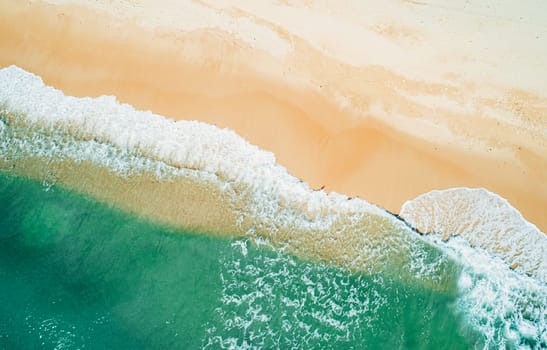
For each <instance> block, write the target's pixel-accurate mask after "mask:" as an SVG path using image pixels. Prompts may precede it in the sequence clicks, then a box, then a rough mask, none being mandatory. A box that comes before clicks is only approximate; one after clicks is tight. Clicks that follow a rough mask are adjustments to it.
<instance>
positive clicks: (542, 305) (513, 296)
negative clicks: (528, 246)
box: [429, 234, 547, 349]
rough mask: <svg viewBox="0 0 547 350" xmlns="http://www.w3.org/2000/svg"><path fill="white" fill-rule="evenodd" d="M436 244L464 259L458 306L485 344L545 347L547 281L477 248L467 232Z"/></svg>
mask: <svg viewBox="0 0 547 350" xmlns="http://www.w3.org/2000/svg"><path fill="white" fill-rule="evenodd" d="M429 237H430V239H431V240H432V242H433V243H435V244H436V245H438V246H439V247H440V248H441V249H443V250H444V251H445V252H447V253H449V254H450V255H452V256H453V257H454V258H455V259H456V260H458V261H460V262H461V263H462V266H463V272H462V274H461V275H460V280H459V289H460V293H461V295H460V297H459V298H458V300H457V302H456V308H457V309H458V311H459V312H461V314H462V316H463V317H464V318H465V319H466V321H467V322H466V323H467V324H468V325H469V326H470V327H471V328H472V329H474V330H476V331H479V332H480V333H481V334H483V336H484V337H485V344H484V348H485V349H544V348H545V347H546V346H547V286H546V285H545V284H544V283H542V282H540V281H538V280H536V279H534V278H532V277H529V276H525V275H522V274H520V273H518V272H516V271H514V270H511V269H509V268H508V266H507V264H506V263H505V262H504V261H503V260H501V259H500V258H496V257H493V256H492V255H491V254H490V253H489V252H487V251H485V250H483V249H480V248H473V247H471V246H470V245H469V243H468V242H467V241H465V240H464V239H463V238H462V237H455V238H453V239H451V240H449V241H443V240H442V238H441V236H439V235H436V234H433V235H431V236H429Z"/></svg>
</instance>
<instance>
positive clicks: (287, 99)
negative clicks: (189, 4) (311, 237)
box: [0, 1, 547, 231]
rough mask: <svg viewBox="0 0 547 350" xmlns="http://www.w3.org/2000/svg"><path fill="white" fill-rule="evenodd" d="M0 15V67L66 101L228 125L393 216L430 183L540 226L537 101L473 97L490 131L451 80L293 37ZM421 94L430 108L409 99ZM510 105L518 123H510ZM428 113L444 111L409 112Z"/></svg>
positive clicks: (42, 14) (544, 224) (290, 164)
mask: <svg viewBox="0 0 547 350" xmlns="http://www.w3.org/2000/svg"><path fill="white" fill-rule="evenodd" d="M0 8H1V9H2V11H1V12H2V15H0V16H1V19H2V24H1V25H0V26H1V27H0V33H1V34H0V39H1V40H0V41H1V42H2V43H3V44H2V45H1V47H0V66H2V67H4V66H7V65H10V64H13V63H14V64H17V65H18V66H21V67H22V68H24V69H26V70H29V71H32V72H33V73H35V74H38V75H40V76H42V77H43V78H44V81H45V82H46V84H48V85H52V86H54V87H56V88H58V89H61V90H63V91H64V93H65V94H67V95H76V96H97V95H102V94H109V95H115V96H117V98H118V99H119V100H120V101H121V102H125V103H129V104H131V105H133V106H135V108H138V109H144V110H152V111H154V112H155V113H158V114H162V115H166V116H169V117H171V118H174V119H196V118H197V119H199V120H201V121H204V122H207V123H211V124H214V125H217V126H219V127H228V128H230V129H232V130H234V131H235V132H236V133H237V134H239V135H241V136H242V137H244V138H245V139H246V140H248V141H249V142H251V143H252V144H256V145H258V146H259V147H260V148H262V149H266V150H269V151H272V152H274V154H275V156H276V158H277V161H278V163H280V164H282V165H283V166H285V167H286V168H287V169H288V171H289V172H290V173H291V174H294V175H295V176H297V177H298V178H301V179H303V180H304V181H306V182H307V183H309V184H310V186H311V187H312V188H319V187H321V186H325V189H326V190H328V191H336V192H339V193H345V194H347V195H349V196H359V197H361V198H363V199H365V200H367V201H369V202H372V203H376V204H377V205H379V206H381V207H384V208H386V209H388V210H390V211H392V212H394V213H398V212H399V211H400V208H401V205H402V204H403V203H404V202H405V201H407V200H410V199H412V198H415V197H416V196H418V195H420V194H423V193H425V192H429V191H430V190H433V189H444V188H450V187H462V186H463V187H485V188H487V189H488V190H490V191H492V192H495V193H498V194H499V195H501V196H502V197H504V198H506V199H507V200H508V201H509V202H510V203H511V204H512V205H513V206H514V207H516V208H517V209H518V210H519V211H520V212H521V213H522V214H523V216H524V217H525V218H526V219H527V220H529V221H531V222H532V223H534V224H535V225H537V226H538V227H539V228H540V229H541V230H542V231H547V217H545V216H544V213H543V208H545V205H546V204H547V184H545V181H544V180H545V178H546V174H545V173H546V171H547V170H545V169H547V159H546V158H545V156H544V155H542V153H541V151H542V150H545V139H544V135H542V129H541V127H542V124H541V123H542V121H541V115H542V114H541V113H542V112H545V111H547V102H546V101H547V99H545V97H542V96H535V95H533V94H531V93H527V92H523V93H522V94H521V95H522V96H519V95H518V94H516V93H514V94H513V95H514V96H513V100H511V99H508V100H507V101H505V100H503V101H502V102H501V103H499V104H498V105H496V102H498V101H497V100H496V99H493V98H489V97H488V96H486V95H480V94H479V96H478V97H477V98H476V99H477V100H478V101H479V102H478V103H477V104H478V107H477V108H479V107H480V108H479V109H482V110H483V111H486V110H487V109H488V108H490V109H492V108H497V109H494V111H499V112H500V113H501V112H505V113H509V117H508V118H509V120H508V122H507V123H503V121H501V122H500V120H495V119H487V118H484V117H481V118H479V117H476V115H475V114H474V112H476V111H477V110H479V109H477V108H475V110H473V113H462V112H461V111H460V110H461V109H462V108H463V109H464V107H465V105H466V103H469V101H470V96H469V95H470V94H471V93H472V92H469V93H465V91H464V90H463V88H462V87H461V86H457V84H448V83H446V84H441V83H439V82H424V81H419V80H412V79H404V80H405V81H404V82H403V81H402V80H401V79H402V78H404V77H403V76H401V75H398V74H396V73H394V72H392V71H390V70H389V69H386V68H385V67H374V66H361V67H352V66H351V65H348V64H345V63H343V62H339V61H336V60H334V59H333V58H332V57H330V56H328V55H322V54H321V52H319V51H318V50H316V49H314V48H313V47H312V46H311V45H310V44H309V43H307V42H306V41H305V40H302V39H301V38H300V37H297V36H290V33H288V34H287V32H282V31H281V29H279V28H277V29H276V30H278V32H281V34H282V35H281V36H283V35H284V36H285V37H286V36H287V35H289V37H290V39H291V40H292V43H293V48H292V50H293V51H292V52H291V53H290V54H288V55H287V56H284V57H282V58H280V57H278V56H275V55H272V54H270V53H268V52H264V51H261V50H258V49H256V48H254V47H250V46H248V45H246V44H245V41H243V40H238V39H237V37H234V36H233V35H230V34H229V33H227V32H225V31H224V32H223V31H219V30H215V29H210V28H209V29H201V30H194V31H192V32H177V33H170V32H169V31H168V30H165V29H158V30H155V31H153V30H151V29H149V28H148V29H146V28H143V27H142V26H140V25H139V24H138V21H136V20H135V19H133V20H131V19H125V20H124V19H119V18H118V19H116V18H115V17H109V16H107V15H105V14H103V13H102V14H101V16H100V18H97V17H98V16H97V13H94V12H93V11H92V10H91V9H86V8H83V7H81V6H74V5H62V6H52V5H47V4H43V3H41V2H32V3H30V4H27V3H23V2H20V1H14V2H12V3H11V4H3V5H0ZM268 25H269V26H270V27H271V24H268ZM33 28H34V30H33ZM36 28H40V29H39V30H38V31H37V30H36ZM181 47H183V48H184V50H183V52H180V48H181ZM467 83H469V82H467ZM475 83H476V82H475ZM464 85H465V84H464ZM352 89H353V90H352ZM401 91H402V92H403V93H401ZM428 91H429V92H430V94H429V96H430V97H431V96H433V97H434V98H436V100H435V99H434V100H433V102H431V101H428V100H427V98H426V102H423V101H422V103H419V99H418V102H417V98H416V96H421V95H424V94H425V95H427V92H428ZM442 91H444V92H445V93H441V92H442ZM477 91H479V92H480V90H476V91H474V92H477ZM499 91H503V90H496V92H495V93H499ZM405 93H406V94H410V95H414V97H413V98H406V97H404V94H405ZM443 98H449V101H448V102H446V101H445V102H443ZM473 98H475V97H473ZM439 101H440V102H439ZM511 101H513V102H514V104H511ZM454 103H455V104H456V106H455V107H454ZM527 103H528V104H527ZM475 107H476V106H475ZM511 108H513V109H511ZM515 110H516V112H519V113H521V114H523V116H524V117H523V118H522V119H524V120H528V122H529V123H530V124H528V126H527V127H515V126H514V122H515V120H517V119H518V118H516V117H515V116H516V115H517V114H516V112H515ZM356 111H357V112H358V113H359V114H360V115H356ZM439 111H440V112H439ZM433 112H436V113H438V114H440V115H441V114H442V115H443V116H441V117H439V118H438V119H427V118H425V117H424V118H420V116H421V115H428V114H430V113H433ZM443 113H444V114H443ZM485 113H486V112H485ZM386 115H387V116H388V117H392V116H394V118H391V119H386ZM445 115H446V116H445ZM397 116H399V117H397ZM401 116H404V117H401ZM397 118H399V119H397ZM534 118H536V119H537V118H539V120H535V119H534ZM393 120H395V121H396V122H394V121H393ZM454 120H458V122H454ZM397 125H398V127H395V126H397ZM530 125H532V126H533V125H536V126H538V127H539V129H537V130H534V129H532V128H530V127H529V126H530ZM409 128H411V129H409ZM401 129H405V130H407V131H408V132H406V133H405V132H402V131H401ZM473 133H475V134H473ZM418 134H421V136H420V135H418ZM424 135H425V136H424ZM450 135H452V136H455V137H454V139H449V142H446V143H445V144H441V142H442V141H443V140H446V139H447V138H449V137H450ZM426 136H427V137H426ZM479 136H480V137H482V139H481V138H479ZM542 136H543V138H542ZM466 137H467V139H466ZM462 139H463V140H464V141H463V142H462V141H461V140H462ZM466 140H467V141H466ZM481 142H483V143H484V144H481ZM490 150H491V151H490ZM489 154H491V155H489ZM543 154H545V153H543Z"/></svg>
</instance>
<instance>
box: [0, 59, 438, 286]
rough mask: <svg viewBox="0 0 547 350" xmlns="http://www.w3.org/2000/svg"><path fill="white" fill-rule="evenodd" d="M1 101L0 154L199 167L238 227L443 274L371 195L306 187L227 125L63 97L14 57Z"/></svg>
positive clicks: (154, 167)
mask: <svg viewBox="0 0 547 350" xmlns="http://www.w3.org/2000/svg"><path fill="white" fill-rule="evenodd" d="M0 104H1V105H3V107H2V108H3V111H2V114H3V116H4V117H3V118H4V122H5V123H6V125H8V126H9V128H8V129H11V131H9V130H4V131H3V132H2V134H3V136H2V137H3V142H2V145H3V146H2V147H3V148H2V149H3V151H2V155H3V156H4V157H19V156H27V157H28V156H33V155H34V156H39V157H45V158H48V159H65V158H70V159H73V160H76V161H82V160H86V161H91V162H94V163H97V164H99V165H104V166H108V167H109V168H110V169H113V170H115V171H117V172H118V173H120V174H122V175H127V174H130V173H131V171H133V170H137V171H142V170H143V169H145V170H147V171H149V172H152V173H153V174H155V175H156V176H157V177H158V178H160V179H161V178H166V177H167V178H169V177H171V178H172V177H173V176H175V177H176V176H182V177H184V176H192V177H193V178H199V177H201V176H203V177H204V178H207V179H208V180H211V182H214V183H216V184H217V185H218V186H219V188H220V189H222V190H225V193H227V194H228V195H229V196H231V198H232V201H233V203H235V204H234V207H236V208H235V209H234V210H237V213H236V215H238V216H239V220H238V221H237V224H239V225H240V230H241V231H242V233H246V234H248V235H250V236H252V237H254V238H256V237H260V236H262V237H264V238H266V239H267V240H270V241H271V242H272V243H274V244H275V245H277V246H287V247H288V250H289V251H291V252H292V253H295V254H302V255H305V256H307V257H308V258H315V259H320V260H328V261H336V262H337V263H340V264H341V265H343V266H345V267H348V268H351V269H358V270H361V271H368V272H370V273H373V272H379V271H384V272H385V271H389V270H390V269H392V270H391V273H394V274H396V275H398V276H406V278H410V279H414V280H415V281H416V282H419V283H426V282H424V281H429V282H430V283H433V284H438V285H442V284H443V282H442V281H439V279H438V277H437V276H444V275H446V274H445V273H443V272H442V271H443V269H445V268H446V266H445V265H446V264H447V261H446V260H443V259H442V258H439V259H436V258H435V259H430V258H428V257H429V255H428V254H424V246H425V245H428V243H426V242H425V241H424V240H423V239H422V238H420V237H419V236H418V235H416V234H414V233H412V232H411V231H410V230H409V229H408V228H407V227H406V226H405V224H404V223H402V222H401V221H399V220H397V219H396V218H394V217H393V216H392V215H391V214H389V213H387V212H386V211H385V210H383V209H381V208H379V207H377V206H375V205H372V204H370V203H368V202H365V201H362V200H358V199H353V200H349V199H348V198H347V197H346V196H343V195H341V194H337V193H329V194H327V193H325V192H324V191H313V190H310V189H309V187H308V185H307V184H306V183H304V182H303V181H300V180H299V179H297V178H295V177H293V176H292V175H290V174H289V173H288V172H287V170H286V169H285V168H284V167H282V166H280V165H278V164H276V161H275V157H274V156H273V154H272V153H270V152H266V151H263V150H260V149H259V148H257V147H256V146H253V145H251V144H249V143H248V142H247V141H245V140H244V139H242V138H241V137H239V136H238V135H236V134H235V133H234V132H232V131H230V130H227V129H219V128H217V127H214V126H212V125H208V124H205V123H200V122H196V121H177V122H175V121H173V120H169V119H166V118H164V117H162V116H159V115H156V114H153V113H151V112H143V111H137V110H134V109H133V107H131V106H129V105H127V104H120V103H118V102H117V101H116V99H115V98H114V97H109V96H101V97H99V98H75V97H69V96H65V95H64V94H63V93H62V92H60V91H58V90H56V89H53V88H51V87H47V86H45V85H44V83H43V81H42V80H41V79H40V77H38V76H36V75H33V74H31V73H28V72H25V71H24V70H22V69H20V68H17V67H15V66H11V67H8V68H5V69H2V70H0ZM17 128H19V129H17ZM16 129H17V130H16ZM2 149H0V150H2ZM47 181H49V180H47ZM232 209H233V208H232ZM429 251H431V248H430V249H429ZM437 255H439V254H437ZM393 269H394V270H393Z"/></svg>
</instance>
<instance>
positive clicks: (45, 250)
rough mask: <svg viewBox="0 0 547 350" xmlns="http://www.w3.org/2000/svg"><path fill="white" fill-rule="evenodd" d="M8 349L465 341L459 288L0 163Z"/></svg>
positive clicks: (0, 305) (0, 325)
mask: <svg viewBox="0 0 547 350" xmlns="http://www.w3.org/2000/svg"><path fill="white" fill-rule="evenodd" d="M0 210H1V212H2V215H1V216H0V315H1V316H0V348H1V349H4V348H7V349H11V348H17V349H26V348H40V347H43V348H47V349H51V348H58V349H76V348H83V347H85V348H91V349H95V348H96V349H104V348H180V349H184V348H202V347H206V348H213V349H214V348H220V347H228V348H229V347H235V346H239V347H259V348H370V349H397V348H403V349H407V348H408V349H417V348H423V349H467V348H472V347H473V346H474V345H476V341H477V339H476V337H475V336H473V335H471V334H469V333H468V332H466V331H465V326H463V325H462V323H461V321H460V320H459V319H458V318H457V317H456V316H455V313H454V311H453V308H452V304H453V302H454V300H455V297H456V295H455V294H451V293H438V292H432V291H429V290H423V289H420V288H418V287H411V286H408V285H404V284H403V283H402V282H398V281H394V280H390V279H387V278H385V277H383V276H362V275H356V274H351V273H348V272H346V271H343V270H339V269H337V268H334V267H329V266H325V265H321V264H316V263H311V262H306V261H301V260H298V259H296V258H294V257H292V256H289V255H286V254H283V253H280V252H278V251H274V250H273V249H271V248H269V247H267V246H257V245H255V244H251V243H249V242H248V241H245V240H229V239H222V238H216V237H215V238H213V237H208V236H205V235H196V234H192V233H190V232H173V231H172V230H169V229H167V228H164V227H161V226H158V225H154V224H151V223H149V222H146V221H144V220H140V219H138V218H135V217H132V216H130V215H128V214H126V213H123V212H120V211H118V210H116V209H115V208H111V207H108V206H106V205H104V204H100V203H97V202H95V201H92V200H90V199H88V198H85V197H83V196H81V195H77V194H75V193H71V192H67V191H64V190H62V189H60V188H58V187H52V188H50V189H49V190H46V189H45V188H44V187H42V186H41V185H40V184H39V183H37V182H34V181H29V180H25V179H22V178H18V177H13V176H10V175H6V174H2V173H0Z"/></svg>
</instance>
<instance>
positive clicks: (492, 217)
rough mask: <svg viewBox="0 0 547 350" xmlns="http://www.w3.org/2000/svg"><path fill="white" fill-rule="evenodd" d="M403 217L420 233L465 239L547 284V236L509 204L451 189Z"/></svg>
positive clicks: (413, 204)
mask: <svg viewBox="0 0 547 350" xmlns="http://www.w3.org/2000/svg"><path fill="white" fill-rule="evenodd" d="M401 217H402V218H404V219H405V220H406V221H407V222H408V223H410V224H411V225H412V226H414V227H416V228H417V229H418V230H419V231H420V232H424V233H432V232H434V233H438V234H440V235H442V237H443V239H445V240H447V239H449V238H450V237H451V236H460V237H462V238H464V239H465V240H466V241H467V242H469V243H470V244H471V246H473V247H480V248H482V249H484V250H486V251H488V252H489V253H490V254H493V255H495V256H498V257H500V258H502V259H503V260H504V261H505V262H506V263H507V264H509V265H510V266H511V267H512V268H514V269H515V270H517V271H520V272H522V273H526V274H530V275H532V276H535V277H536V278H538V279H539V280H540V281H542V282H544V283H547V259H546V257H547V236H546V235H545V234H544V233H543V232H541V231H540V230H539V229H538V228H537V227H536V226H535V225H534V224H532V223H530V222H528V221H526V220H525V219H524V217H523V216H522V215H521V213H520V212H519V211H518V210H517V209H515V208H514V207H512V206H511V204H509V202H508V201H507V200H506V199H504V198H502V197H500V196H498V195H497V194H495V193H492V192H490V191H488V190H486V189H480V188H478V189H471V188H451V189H448V190H442V191H440V190H436V191H432V192H429V193H425V194H422V195H420V196H418V197H416V198H415V199H413V200H410V201H407V202H405V203H404V204H403V207H402V210H401Z"/></svg>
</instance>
